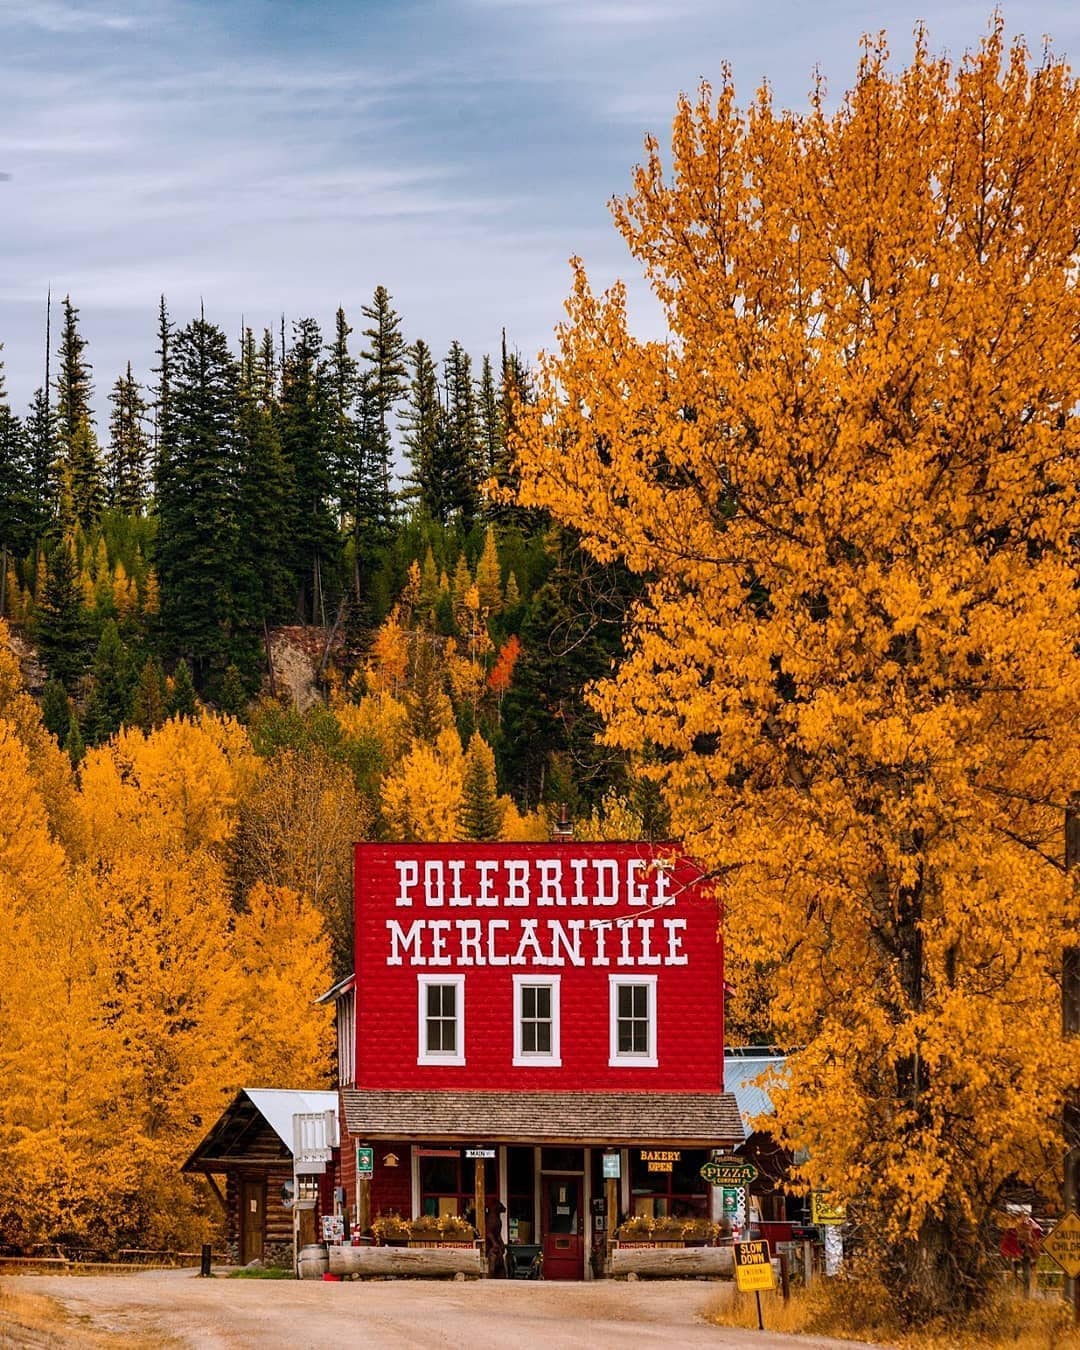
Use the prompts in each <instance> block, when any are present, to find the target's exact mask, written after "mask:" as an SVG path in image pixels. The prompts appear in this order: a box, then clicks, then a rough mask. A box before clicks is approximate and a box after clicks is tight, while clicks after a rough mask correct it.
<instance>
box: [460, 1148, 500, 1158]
mask: <svg viewBox="0 0 1080 1350" xmlns="http://www.w3.org/2000/svg"><path fill="white" fill-rule="evenodd" d="M465 1156H466V1158H494V1156H495V1150H494V1149H493V1148H467V1149H466V1150H465Z"/></svg>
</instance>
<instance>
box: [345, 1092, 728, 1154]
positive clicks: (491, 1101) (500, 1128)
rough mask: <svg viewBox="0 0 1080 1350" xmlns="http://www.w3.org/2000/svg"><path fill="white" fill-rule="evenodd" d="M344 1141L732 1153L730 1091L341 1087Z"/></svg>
mask: <svg viewBox="0 0 1080 1350" xmlns="http://www.w3.org/2000/svg"><path fill="white" fill-rule="evenodd" d="M341 1105H342V1114H343V1116H344V1118H345V1123H346V1125H347V1127H348V1131H349V1134H350V1135H352V1136H353V1137H354V1138H359V1137H363V1138H365V1139H393V1140H402V1139H418V1140H425V1141H435V1140H455V1141H457V1140H463V1139H484V1140H489V1141H494V1140H499V1141H502V1142H507V1143H514V1142H518V1143H529V1144H549V1143H551V1144H553V1143H563V1144H582V1143H585V1144H588V1143H596V1144H601V1145H605V1144H679V1145H681V1146H682V1147H684V1148H719V1147H721V1146H737V1145H739V1144H741V1143H743V1141H744V1140H745V1138H746V1131H745V1129H744V1128H743V1123H742V1119H741V1117H740V1115H739V1108H738V1104H737V1103H736V1101H735V1098H734V1096H733V1095H732V1094H731V1093H730V1092H695V1093H681V1092H453V1091H444V1092H384V1091H369V1090H364V1089H362V1088H343V1089H342V1091H341Z"/></svg>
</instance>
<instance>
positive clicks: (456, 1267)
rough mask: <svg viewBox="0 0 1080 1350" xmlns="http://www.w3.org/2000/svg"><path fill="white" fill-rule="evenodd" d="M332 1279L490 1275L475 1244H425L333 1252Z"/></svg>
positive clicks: (447, 1277) (358, 1248) (334, 1250)
mask: <svg viewBox="0 0 1080 1350" xmlns="http://www.w3.org/2000/svg"><path fill="white" fill-rule="evenodd" d="M330 1273H331V1275H351V1276H355V1277H356V1278H358V1279H374V1278H378V1277H383V1278H385V1277H386V1276H388V1275H393V1276H399V1277H402V1278H409V1277H411V1278H412V1279H418V1280H433V1279H453V1278H454V1277H455V1276H461V1277H462V1278H466V1277H472V1278H474V1279H479V1278H480V1277H481V1276H482V1275H484V1274H486V1273H487V1272H486V1268H485V1266H484V1263H483V1258H482V1255H481V1253H480V1252H479V1251H477V1249H476V1247H475V1246H474V1245H473V1244H472V1243H471V1242H447V1243H443V1242H438V1243H435V1244H427V1243H421V1244H419V1245H416V1246H414V1245H413V1243H411V1242H410V1243H409V1244H408V1246H400V1247H390V1246H387V1247H344V1246H342V1247H338V1246H333V1247H331V1248H330Z"/></svg>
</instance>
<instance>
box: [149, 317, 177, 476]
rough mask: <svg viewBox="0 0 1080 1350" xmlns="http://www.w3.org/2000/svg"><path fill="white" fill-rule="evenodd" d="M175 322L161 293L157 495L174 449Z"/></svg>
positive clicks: (156, 369) (156, 411) (156, 393)
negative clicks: (173, 350)
mask: <svg viewBox="0 0 1080 1350" xmlns="http://www.w3.org/2000/svg"><path fill="white" fill-rule="evenodd" d="M172 342H173V322H172V320H171V319H170V317H169V310H168V307H167V306H166V304H165V297H164V296H162V297H161V299H160V301H159V304H158V345H157V361H158V363H157V365H156V366H154V367H153V371H154V374H155V375H156V376H157V385H156V387H155V390H154V404H153V407H154V495H155V496H160V494H161V485H162V479H163V477H166V476H167V475H168V471H169V464H170V462H171V459H172V448H173V420H172V378H173V355H172Z"/></svg>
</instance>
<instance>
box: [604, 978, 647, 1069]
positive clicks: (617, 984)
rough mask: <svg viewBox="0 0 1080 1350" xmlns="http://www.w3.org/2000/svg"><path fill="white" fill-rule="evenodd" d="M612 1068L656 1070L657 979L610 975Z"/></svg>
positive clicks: (610, 1058)
mask: <svg viewBox="0 0 1080 1350" xmlns="http://www.w3.org/2000/svg"><path fill="white" fill-rule="evenodd" d="M610 1017H611V1054H610V1057H609V1059H608V1063H609V1064H610V1065H611V1067H612V1068H616V1067H618V1066H621V1065H628V1066H629V1065H636V1066H638V1067H641V1068H655V1067H656V976H655V975H640V976H637V977H634V978H631V977H629V976H622V975H612V976H611V1010H610Z"/></svg>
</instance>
